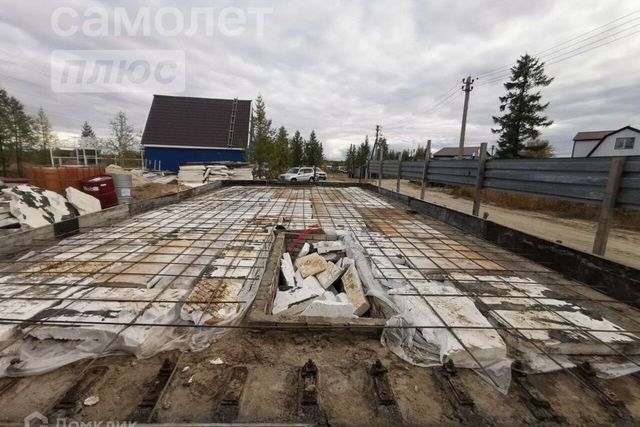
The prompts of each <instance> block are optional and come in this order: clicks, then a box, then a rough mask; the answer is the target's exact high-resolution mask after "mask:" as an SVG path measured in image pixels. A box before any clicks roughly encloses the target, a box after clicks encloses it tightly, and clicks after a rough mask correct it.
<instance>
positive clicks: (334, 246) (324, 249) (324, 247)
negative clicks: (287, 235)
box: [313, 240, 346, 255]
mask: <svg viewBox="0 0 640 427" xmlns="http://www.w3.org/2000/svg"><path fill="white" fill-rule="evenodd" d="M313 247H314V248H315V249H316V251H317V252H318V253H319V254H320V255H322V254H327V253H329V252H344V251H345V249H346V246H345V245H344V242H343V241H341V240H326V241H322V242H316V243H314V244H313Z"/></svg>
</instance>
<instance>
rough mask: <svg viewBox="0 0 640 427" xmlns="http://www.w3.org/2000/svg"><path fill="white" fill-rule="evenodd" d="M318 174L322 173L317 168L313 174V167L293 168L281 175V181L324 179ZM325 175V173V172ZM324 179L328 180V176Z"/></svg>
mask: <svg viewBox="0 0 640 427" xmlns="http://www.w3.org/2000/svg"><path fill="white" fill-rule="evenodd" d="M318 172H322V171H321V170H320V169H318V168H316V173H315V174H314V173H313V168H312V167H300V168H291V169H289V170H288V171H286V172H285V173H283V174H282V175H280V177H279V179H280V181H312V182H313V181H315V180H316V179H323V178H321V177H320V174H319V173H318ZM323 173H324V172H323ZM324 179H327V175H326V174H325V175H324Z"/></svg>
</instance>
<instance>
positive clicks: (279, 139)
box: [269, 126, 289, 179]
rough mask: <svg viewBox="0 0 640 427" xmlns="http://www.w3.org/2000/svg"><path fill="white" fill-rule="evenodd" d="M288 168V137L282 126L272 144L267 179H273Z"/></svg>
mask: <svg viewBox="0 0 640 427" xmlns="http://www.w3.org/2000/svg"><path fill="white" fill-rule="evenodd" d="M288 167H289V135H288V134H287V130H286V129H285V128H284V126H280V129H278V134H277V135H276V139H275V141H274V143H273V150H272V152H271V161H270V162H269V177H270V178H272V179H275V178H277V177H278V175H280V174H281V173H283V172H285V171H286V170H287V168H288Z"/></svg>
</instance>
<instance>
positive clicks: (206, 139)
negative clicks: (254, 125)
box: [142, 95, 251, 149]
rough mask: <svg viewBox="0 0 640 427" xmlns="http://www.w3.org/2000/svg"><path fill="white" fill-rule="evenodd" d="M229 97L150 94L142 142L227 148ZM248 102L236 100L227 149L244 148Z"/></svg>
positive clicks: (229, 115) (247, 133)
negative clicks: (232, 128)
mask: <svg viewBox="0 0 640 427" xmlns="http://www.w3.org/2000/svg"><path fill="white" fill-rule="evenodd" d="M233 102H234V101H233V99H214V98H192V97H186V96H165V95H154V96H153V102H152V103H151V108H150V110H149V116H148V117H147V123H146V125H145V127H144V133H143V134H142V145H143V146H148V145H161V146H180V147H182V146H184V147H206V148H214V147H219V148H228V147H227V143H228V140H229V126H230V122H231V112H232V110H233ZM250 116H251V101H245V100H238V104H237V106H236V118H235V125H234V131H233V141H232V145H231V148H241V149H245V148H247V141H248V139H249V118H250Z"/></svg>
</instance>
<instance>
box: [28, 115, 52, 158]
mask: <svg viewBox="0 0 640 427" xmlns="http://www.w3.org/2000/svg"><path fill="white" fill-rule="evenodd" d="M32 120H33V132H34V136H35V140H36V143H37V144H38V146H39V147H38V148H39V149H40V151H41V158H42V159H46V158H47V157H48V154H47V152H48V151H49V148H50V147H51V146H52V145H53V144H54V143H55V141H56V139H57V138H56V136H55V134H54V133H53V128H52V127H51V123H50V122H49V117H48V116H47V113H45V111H44V109H43V108H42V107H40V109H38V112H37V113H36V115H35V116H34V117H33V119H32Z"/></svg>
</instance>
